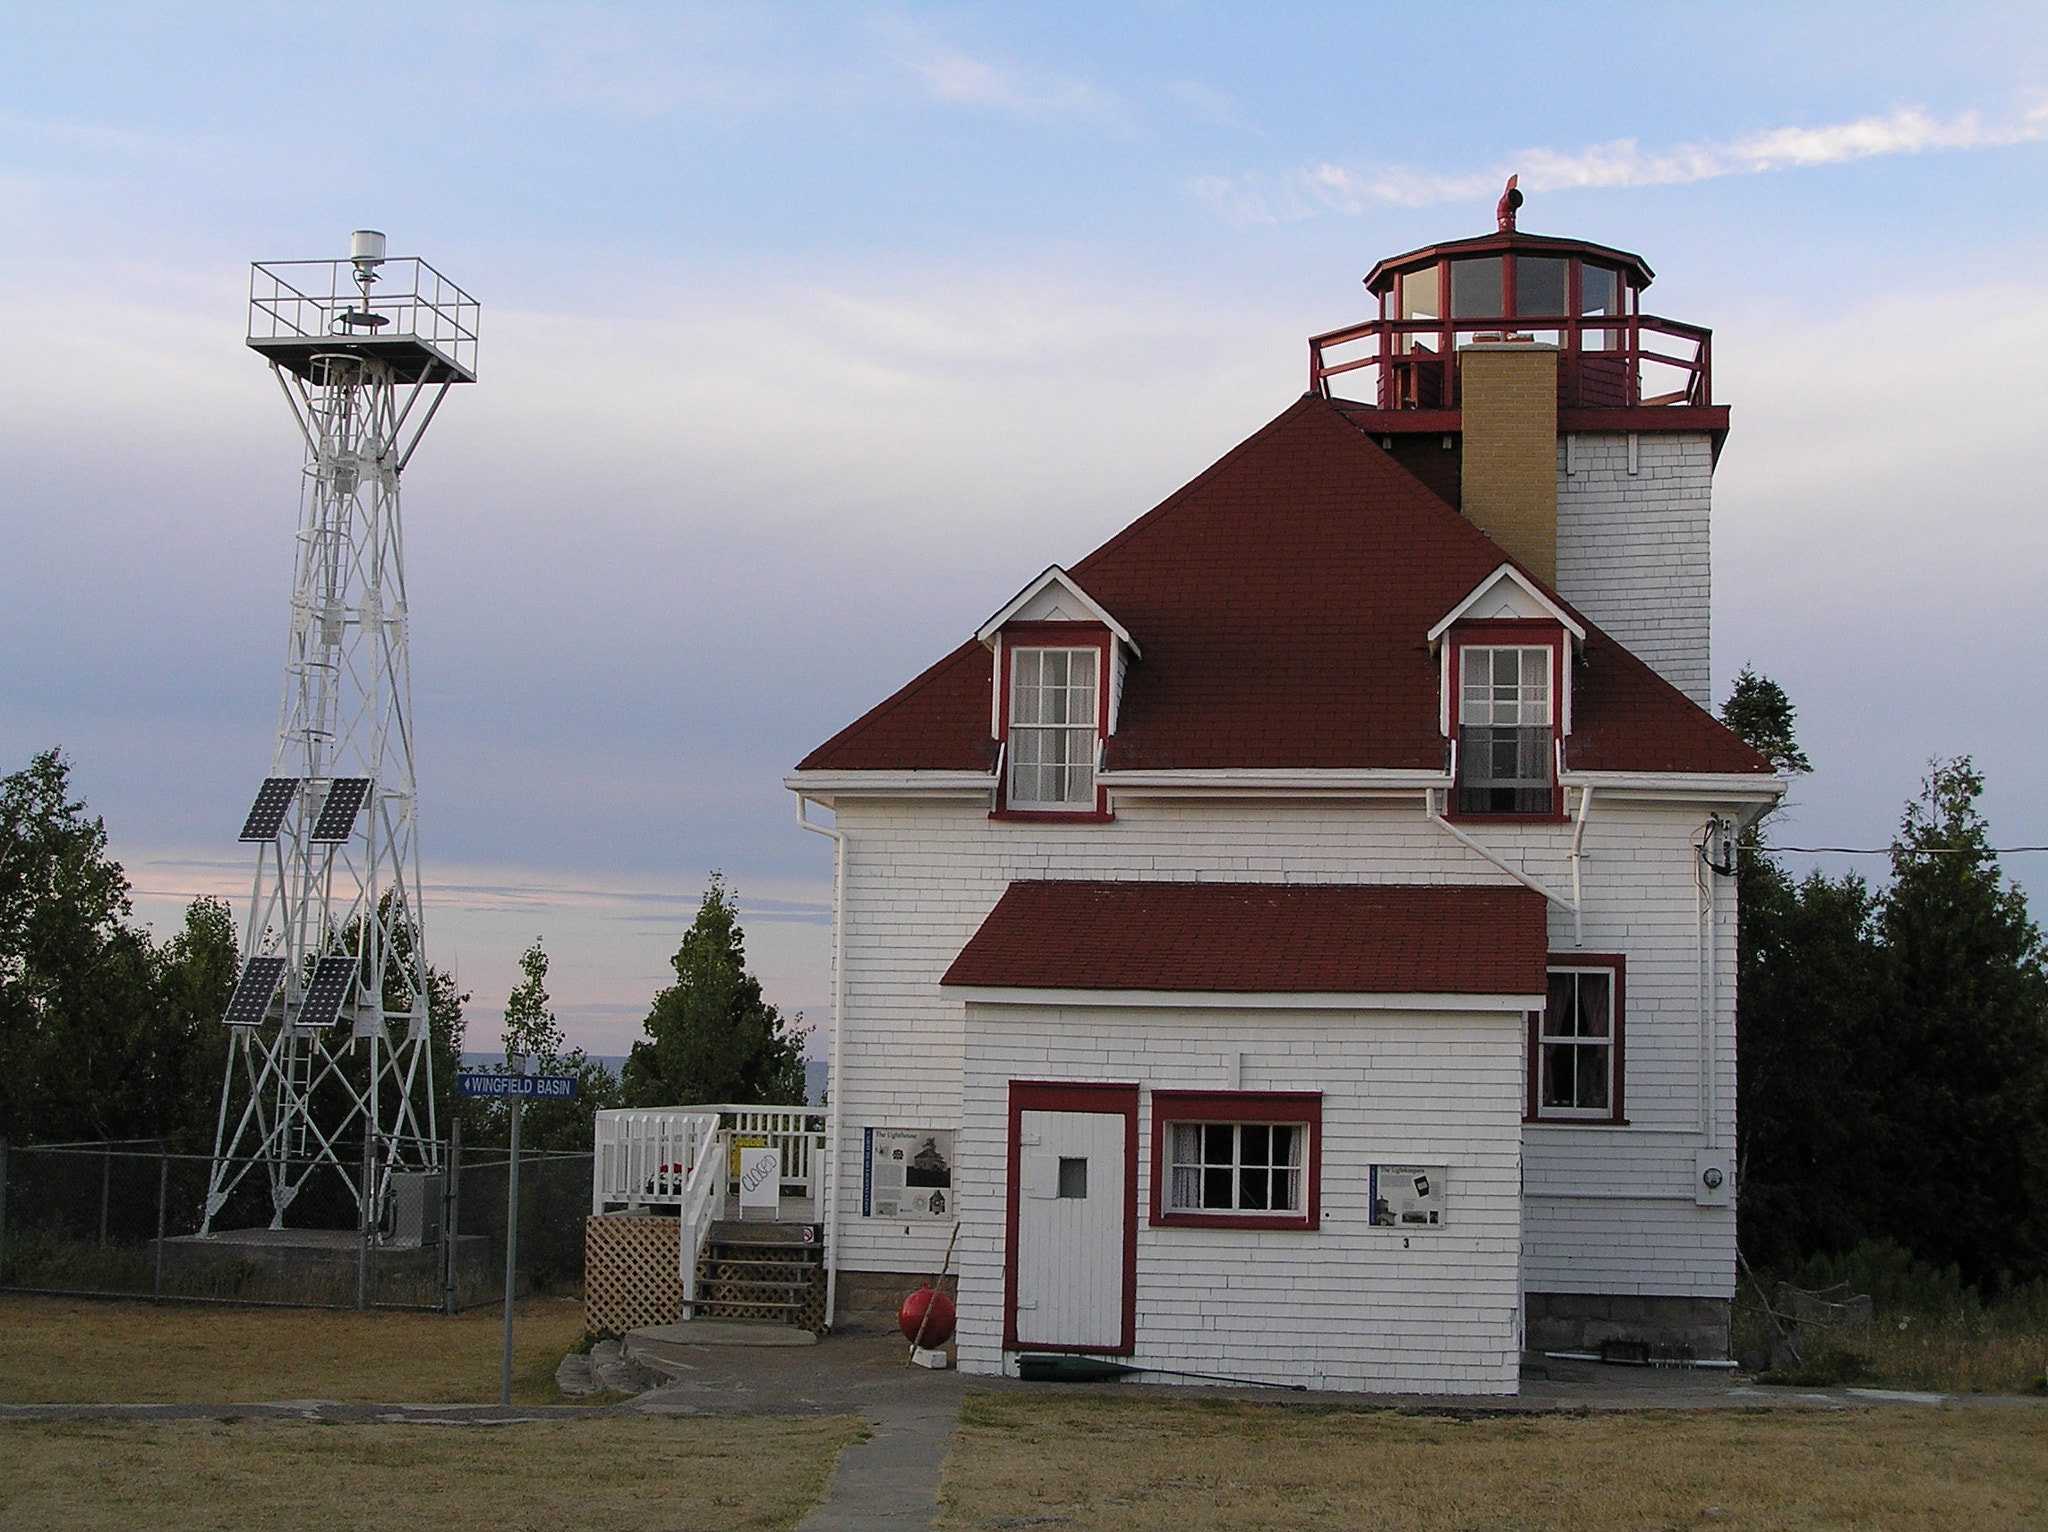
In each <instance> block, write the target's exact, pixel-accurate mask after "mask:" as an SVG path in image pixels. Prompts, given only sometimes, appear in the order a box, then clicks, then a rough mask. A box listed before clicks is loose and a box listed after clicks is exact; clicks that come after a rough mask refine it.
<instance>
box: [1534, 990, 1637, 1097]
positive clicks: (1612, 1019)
mask: <svg viewBox="0 0 2048 1532" xmlns="http://www.w3.org/2000/svg"><path fill="white" fill-rule="evenodd" d="M1588 976H1598V977H1600V978H1602V979H1605V980H1606V981H1607V1035H1606V1036H1605V1037H1604V1038H1602V1037H1591V1036H1587V1035H1585V1034H1581V1033H1577V1032H1552V1031H1551V1030H1550V1027H1551V1008H1550V1005H1549V1003H1548V998H1547V994H1546V1001H1545V1004H1544V1007H1543V1009H1542V1010H1541V1011H1539V1012H1537V1013H1536V1015H1535V1024H1534V1026H1533V1028H1532V1030H1531V1033H1530V1039H1531V1043H1532V1046H1533V1050H1534V1051H1533V1053H1532V1056H1531V1058H1530V1061H1529V1075H1530V1078H1529V1090H1530V1105H1531V1107H1532V1108H1533V1111H1534V1116H1535V1118H1536V1119H1537V1120H1539V1121H1543V1122H1618V1121H1621V1120H1622V1116H1621V1113H1622V1094H1621V1089H1622V1078H1621V1065H1622V1062H1623V1061H1624V1060H1625V1058H1626V1056H1627V1055H1626V1051H1625V1044H1624V1041H1623V1038H1624V1033H1623V1028H1624V1026H1625V1025H1626V1018H1625V1017H1624V1015H1623V1014H1622V1007H1623V1001H1624V995H1625V980H1624V977H1623V973H1622V969H1621V965H1620V964H1619V963H1618V962H1611V961H1597V962H1583V963H1575V962H1558V961H1555V960H1553V961H1552V962H1551V963H1550V964H1549V973H1548V976H1547V979H1546V982H1545V988H1546V991H1547V990H1548V989H1549V988H1550V987H1551V986H1553V985H1554V984H1555V983H1556V981H1557V980H1558V979H1559V978H1560V977H1563V978H1569V979H1571V980H1573V981H1574V989H1575V990H1576V988H1577V981H1578V980H1581V979H1583V978H1586V977H1588ZM1552 1048H1570V1049H1573V1050H1575V1052H1576V1050H1579V1049H1598V1050H1601V1051H1603V1052H1604V1053H1605V1055H1606V1061H1607V1063H1606V1087H1607V1100H1606V1103H1605V1104H1604V1105H1602V1106H1581V1105H1573V1106H1556V1105H1552V1104H1551V1103H1550V1101H1549V1100H1548V1099H1547V1098H1548V1096H1549V1094H1550V1092H1549V1085H1550V1080H1551V1074H1550V1053H1549V1050H1550V1049H1552ZM1574 1074H1575V1077H1576V1071H1574ZM1574 1083H1575V1084H1576V1078H1575V1081H1574ZM1573 1094H1574V1095H1576V1094H1577V1091H1576V1089H1574V1091H1573Z"/></svg>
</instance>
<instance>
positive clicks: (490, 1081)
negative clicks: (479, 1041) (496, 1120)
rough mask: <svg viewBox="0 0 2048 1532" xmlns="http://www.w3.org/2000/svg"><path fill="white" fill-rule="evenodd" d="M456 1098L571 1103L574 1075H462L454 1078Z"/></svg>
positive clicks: (468, 1072) (574, 1092)
mask: <svg viewBox="0 0 2048 1532" xmlns="http://www.w3.org/2000/svg"><path fill="white" fill-rule="evenodd" d="M455 1094H456V1095H458V1096H490V1097H493V1098H496V1099H499V1100H505V1099H509V1098H511V1097H515V1096H516V1097H518V1098H519V1099H520V1100H522V1101H534V1100H543V1101H574V1100H575V1099H576V1077H575V1076H574V1075H497V1074H483V1073H471V1072H470V1071H468V1070H465V1071H463V1072H462V1073H461V1074H458V1075H457V1076H456V1077H455Z"/></svg>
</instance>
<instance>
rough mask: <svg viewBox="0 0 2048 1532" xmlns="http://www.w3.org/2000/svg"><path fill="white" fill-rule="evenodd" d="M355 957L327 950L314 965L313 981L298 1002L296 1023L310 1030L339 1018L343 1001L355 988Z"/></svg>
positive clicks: (327, 1024)
mask: <svg viewBox="0 0 2048 1532" xmlns="http://www.w3.org/2000/svg"><path fill="white" fill-rule="evenodd" d="M355 982H356V960H355V959H354V958H353V957H351V956H349V955H348V954H347V953H329V954H328V955H327V956H326V957H324V958H321V959H320V961H319V962H317V963H315V964H314V965H313V982H312V983H311V984H308V985H307V986H306V998H305V999H304V1000H301V1001H300V1002H299V1014H298V1018H297V1020H296V1022H295V1023H294V1024H295V1025H297V1026H299V1027H302V1028H304V1029H306V1030H308V1031H311V1030H313V1029H315V1028H319V1027H331V1026H333V1025H334V1023H335V1022H336V1021H337V1020H338V1019H340V1016H341V1007H342V1003H343V1002H344V1001H346V1000H347V999H348V992H349V991H350V990H351V989H353V988H354V987H355Z"/></svg>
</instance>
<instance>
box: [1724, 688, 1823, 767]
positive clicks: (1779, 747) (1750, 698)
mask: <svg viewBox="0 0 2048 1532" xmlns="http://www.w3.org/2000/svg"><path fill="white" fill-rule="evenodd" d="M1798 717H1799V714H1798V710H1797V709H1796V708H1794V707H1793V706H1792V699H1791V698H1790V697H1788V696H1786V695H1785V688H1784V687H1782V686H1780V685H1779V684H1778V683H1777V682H1776V681H1773V680H1772V679H1771V678H1770V677H1769V676H1760V675H1758V674H1757V673H1756V668H1755V667H1754V666H1751V665H1745V666H1743V667H1742V674H1741V675H1739V676H1737V677H1736V678H1735V686H1734V689H1733V690H1731V691H1730V692H1729V693H1728V700H1727V701H1726V702H1724V703H1722V704H1721V722H1723V723H1725V724H1726V725H1728V727H1729V728H1731V729H1733V730H1734V731H1735V732H1736V733H1737V734H1739V735H1741V736H1742V742H1743V743H1744V744H1746V745H1748V746H1749V748H1750V749H1752V750H1754V751H1755V752H1756V753H1757V754H1758V755H1760V756H1762V757H1763V758H1764V759H1765V760H1767V761H1769V762H1770V763H1771V764H1772V765H1773V766H1775V767H1777V769H1778V770H1779V771H1782V772H1798V773H1804V772H1809V771H1811V770H1813V764H1812V763H1811V762H1810V761H1808V760H1807V759H1806V752H1805V751H1804V750H1801V749H1800V748H1799V741H1798V740H1797V739H1796V738H1795V737H1794V725H1795V724H1796V723H1797V722H1798Z"/></svg>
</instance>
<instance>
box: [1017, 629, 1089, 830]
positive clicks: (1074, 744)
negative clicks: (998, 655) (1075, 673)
mask: <svg viewBox="0 0 2048 1532" xmlns="http://www.w3.org/2000/svg"><path fill="white" fill-rule="evenodd" d="M1003 648H1004V665H1005V669H1006V671H1007V674H1006V676H1005V678H1004V680H1005V685H1006V686H1007V687H1008V694H1007V695H1008V707H1007V712H1008V718H1009V729H1008V737H1007V738H1006V739H1005V740H1004V782H1003V790H1004V791H1003V805H1004V807H1005V808H1006V809H1009V810H1012V811H1015V812H1021V813H1038V814H1086V813H1093V812H1094V811H1095V808H1096V804H1097V796H1098V795H1097V783H1096V767H1097V760H1098V757H1099V755H1100V753H1101V749H1102V683H1103V675H1102V669H1103V666H1102V660H1103V654H1102V650H1101V648H1100V647H1099V646H1097V645H1093V644H1019V645H1016V646H1014V647H1012V646H1011V645H1009V644H1005V645H1004V646H1003ZM1049 655H1060V656H1064V657H1065V659H1066V661H1067V664H1068V666H1069V667H1070V669H1069V672H1068V676H1069V678H1068V680H1066V681H1065V682H1062V683H1058V685H1057V687H1056V689H1057V690H1058V691H1059V692H1060V693H1062V694H1063V697H1062V703H1061V706H1060V707H1059V708H1058V709H1056V711H1058V712H1060V713H1061V714H1063V715H1066V714H1071V713H1072V712H1074V711H1076V710H1077V709H1076V707H1075V694H1077V693H1079V692H1080V691H1081V690H1082V688H1080V687H1078V686H1076V685H1075V684H1074V683H1073V680H1072V670H1071V667H1072V666H1073V664H1074V663H1075V661H1076V660H1077V659H1079V658H1081V657H1084V656H1085V663H1086V665H1087V667H1088V673H1089V676H1090V680H1089V682H1088V685H1087V688H1086V702H1087V708H1086V711H1087V721H1086V723H1085V724H1083V723H1077V722H1075V721H1074V720H1073V719H1072V718H1071V717H1066V716H1063V717H1062V718H1060V719H1057V720H1055V721H1052V722H1041V721H1040V720H1039V719H1037V718H1036V717H1032V718H1025V717H1022V716H1020V715H1021V714H1024V713H1027V712H1029V713H1035V712H1037V711H1038V709H1037V708H1036V707H1033V708H1027V707H1025V706H1023V703H1024V701H1025V695H1026V693H1027V690H1028V691H1029V692H1031V693H1033V694H1043V693H1044V692H1045V691H1046V690H1047V688H1046V687H1045V685H1044V682H1043V680H1042V679H1041V680H1039V681H1037V682H1035V683H1032V684H1031V685H1030V686H1029V687H1028V688H1027V686H1026V685H1025V684H1024V683H1023V682H1022V680H1021V678H1020V673H1021V672H1022V670H1023V669H1024V667H1025V665H1026V663H1027V661H1028V662H1029V663H1030V664H1032V665H1034V666H1037V667H1038V668H1039V674H1040V676H1041V677H1042V676H1043V666H1044V663H1045V659H1046V657H1047V656H1049ZM1036 700H1037V695H1034V701H1036ZM1040 744H1051V745H1054V746H1055V752H1054V753H1055V754H1056V755H1057V757H1058V758H1056V759H1051V760H1046V759H1041V758H1039V757H1040V752H1039V749H1038V748H1037V747H1038V746H1039V745H1040ZM1026 772H1033V773H1064V774H1065V778H1066V780H1065V784H1064V785H1065V789H1066V791H1065V796H1063V797H1058V798H1044V797H1031V796H1027V795H1026V794H1024V793H1023V792H1022V791H1020V785H1021V784H1022V783H1023V782H1024V780H1025V779H1024V773H1026ZM1032 785H1033V786H1034V787H1040V786H1042V785H1043V783H1042V781H1041V782H1036V783H1033V784H1032Z"/></svg>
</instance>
